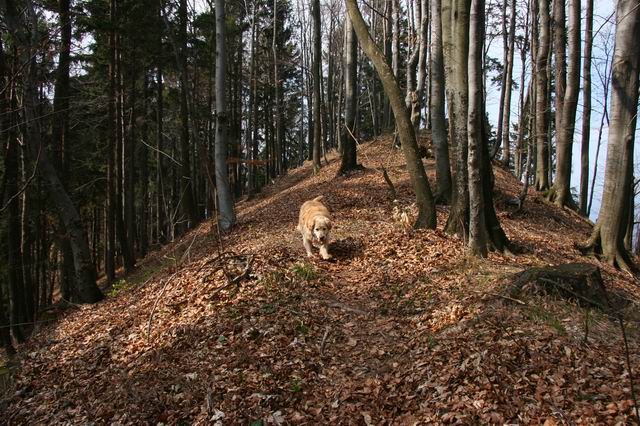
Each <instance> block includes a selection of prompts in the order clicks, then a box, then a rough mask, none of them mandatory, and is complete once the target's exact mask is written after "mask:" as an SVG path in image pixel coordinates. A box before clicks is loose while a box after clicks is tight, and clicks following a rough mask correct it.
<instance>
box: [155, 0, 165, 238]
mask: <svg viewBox="0 0 640 426" xmlns="http://www.w3.org/2000/svg"><path fill="white" fill-rule="evenodd" d="M158 25H159V26H160V27H159V28H162V5H160V4H158ZM156 43H157V45H156V49H157V50H156V70H157V76H156V79H157V80H156V103H157V106H156V204H157V208H156V214H157V218H156V220H157V224H156V226H157V239H158V242H159V243H161V244H163V243H165V242H166V241H167V237H168V232H167V225H166V222H167V212H166V207H165V203H166V201H165V197H164V193H165V191H164V181H165V171H164V158H163V157H164V155H163V149H164V143H163V142H164V134H163V132H164V126H163V121H164V85H163V81H162V78H163V74H162V62H163V61H162V52H163V51H164V49H163V48H162V31H160V30H158V39H157V41H156Z"/></svg>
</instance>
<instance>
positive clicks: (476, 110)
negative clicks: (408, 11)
mask: <svg viewBox="0 0 640 426" xmlns="http://www.w3.org/2000/svg"><path fill="white" fill-rule="evenodd" d="M483 17H484V1H483V0H472V2H471V13H470V19H469V64H468V70H469V110H468V115H467V117H468V118H467V120H468V124H467V128H468V138H469V151H468V171H469V245H468V250H469V254H471V255H472V256H480V257H486V256H487V253H488V247H487V243H488V238H487V237H488V236H487V232H486V229H485V227H484V222H485V218H484V209H485V208H484V203H485V200H484V197H483V193H482V178H483V176H482V175H481V174H480V173H481V167H480V164H481V162H482V140H483V137H482V120H483V119H484V117H482V114H481V111H482V107H481V104H482V100H483V98H484V96H483V90H482V45H483V43H482V35H483V33H484V31H483V24H484V19H483Z"/></svg>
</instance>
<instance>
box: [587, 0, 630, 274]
mask: <svg viewBox="0 0 640 426" xmlns="http://www.w3.org/2000/svg"><path fill="white" fill-rule="evenodd" d="M616 21H617V25H616V41H615V51H614V59H613V73H612V82H611V84H612V87H613V93H612V95H611V120H610V124H609V138H608V148H607V163H606V169H605V180H604V191H603V197H602V206H601V207H600V214H599V215H598V221H597V222H596V226H595V227H594V229H593V233H592V234H591V238H590V239H589V241H588V243H587V246H586V247H585V248H590V249H594V250H596V251H598V252H601V253H602V257H603V258H604V259H605V260H606V261H607V262H609V263H610V264H612V265H616V266H618V267H620V268H622V269H625V270H635V265H633V263H632V260H631V258H630V256H629V253H628V252H627V251H626V249H625V247H624V237H625V234H626V230H627V226H628V223H627V218H628V215H629V209H631V208H632V206H631V205H630V204H631V203H630V201H631V196H630V193H631V192H632V191H633V179H632V178H633V145H634V140H635V130H636V122H637V111H638V68H639V59H640V43H638V39H639V38H640V8H639V7H638V2H637V0H618V4H617V6H616Z"/></svg>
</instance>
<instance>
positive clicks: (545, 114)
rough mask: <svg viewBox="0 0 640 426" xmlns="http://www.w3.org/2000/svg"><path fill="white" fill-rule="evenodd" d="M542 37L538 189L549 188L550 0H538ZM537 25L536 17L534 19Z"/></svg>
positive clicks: (538, 74) (538, 66) (538, 77)
mask: <svg viewBox="0 0 640 426" xmlns="http://www.w3.org/2000/svg"><path fill="white" fill-rule="evenodd" d="M532 1H534V2H535V1H536V0H532ZM537 4H538V10H537V15H539V18H540V39H539V42H538V43H537V54H536V156H537V160H536V189H537V190H538V191H546V190H547V189H549V176H548V168H549V108H550V104H549V89H548V85H547V83H548V77H547V66H548V60H549V59H548V57H549V39H550V34H549V33H550V23H549V0H537ZM532 22H534V25H535V19H533V20H532Z"/></svg>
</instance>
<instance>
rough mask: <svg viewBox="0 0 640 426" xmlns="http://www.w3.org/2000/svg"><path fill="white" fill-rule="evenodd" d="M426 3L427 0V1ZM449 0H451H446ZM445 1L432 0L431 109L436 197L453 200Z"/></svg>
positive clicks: (447, 200)
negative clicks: (442, 8)
mask: <svg viewBox="0 0 640 426" xmlns="http://www.w3.org/2000/svg"><path fill="white" fill-rule="evenodd" d="M423 1H424V2H426V0H423ZM445 1H448V0H445ZM440 3H441V0H431V3H430V4H431V56H430V59H431V61H430V69H431V77H430V79H429V82H430V84H431V99H430V106H431V108H430V109H429V112H430V115H431V138H432V140H433V147H434V151H435V157H436V188H437V191H436V194H437V195H436V198H437V199H439V200H441V201H443V202H445V203H447V204H448V203H450V202H451V190H452V183H451V166H450V160H449V143H448V141H447V124H446V119H445V114H444V112H445V106H444V103H445V96H444V87H445V84H444V81H445V76H444V56H443V52H442V16H441V13H440Z"/></svg>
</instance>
